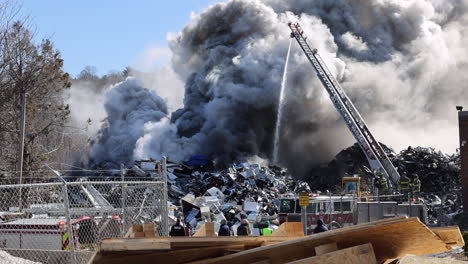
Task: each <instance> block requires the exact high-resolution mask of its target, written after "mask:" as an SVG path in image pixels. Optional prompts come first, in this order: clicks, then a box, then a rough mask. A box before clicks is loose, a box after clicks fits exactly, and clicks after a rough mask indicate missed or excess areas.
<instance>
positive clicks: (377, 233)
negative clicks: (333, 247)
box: [200, 217, 449, 264]
mask: <svg viewBox="0 0 468 264" xmlns="http://www.w3.org/2000/svg"><path fill="white" fill-rule="evenodd" d="M332 242H335V243H337V245H338V248H339V249H343V248H348V247H353V246H356V245H361V244H365V243H372V245H373V247H374V252H375V255H376V257H377V260H379V261H381V260H385V259H389V258H396V257H400V256H403V255H406V254H416V255H423V254H431V253H437V252H444V251H448V250H449V248H448V247H447V246H446V244H445V243H444V242H443V241H442V240H441V239H440V238H439V237H438V236H436V235H435V234H434V233H433V232H432V231H431V230H429V228H427V227H426V226H425V225H424V224H423V223H421V222H420V221H419V219H418V218H417V217H413V218H409V219H405V218H401V217H397V218H390V219H384V220H379V221H375V222H371V223H366V224H362V225H356V226H350V227H344V228H341V229H336V230H332V231H328V232H323V233H319V234H314V235H311V236H306V237H303V238H299V239H294V240H290V241H285V242H281V243H278V244H275V245H270V246H264V247H259V248H254V249H250V250H246V251H242V252H239V253H235V254H232V255H229V256H225V257H219V258H213V259H210V260H204V262H203V263H206V264H208V263H220V264H230V263H233V264H235V263H251V262H256V261H263V260H265V259H267V260H269V261H270V262H271V263H285V262H290V261H295V260H299V259H303V258H308V257H312V256H315V251H314V250H313V248H314V247H316V246H319V245H322V244H326V243H332ZM200 263H201V262H200Z"/></svg>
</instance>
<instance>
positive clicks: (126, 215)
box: [0, 164, 169, 264]
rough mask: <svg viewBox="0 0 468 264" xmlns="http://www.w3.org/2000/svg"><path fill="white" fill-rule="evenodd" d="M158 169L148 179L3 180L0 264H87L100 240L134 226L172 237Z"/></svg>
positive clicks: (164, 187)
mask: <svg viewBox="0 0 468 264" xmlns="http://www.w3.org/2000/svg"><path fill="white" fill-rule="evenodd" d="M159 165H160V166H159V169H155V170H154V171H150V172H149V173H150V174H151V175H150V176H151V177H145V178H137V177H131V178H125V177H123V176H117V177H115V176H107V177H99V178H97V179H96V178H93V179H90V178H87V179H85V178H80V179H78V178H75V181H65V180H63V179H61V178H57V179H56V180H53V181H54V182H42V183H41V182H40V181H41V180H38V179H36V180H31V181H29V180H24V179H23V182H28V183H26V184H15V182H19V181H16V179H13V178H9V179H8V180H7V181H5V179H0V181H2V185H0V263H15V264H16V263H21V264H30V263H74V264H75V263H77V264H78V263H88V261H89V260H90V259H91V258H92V256H93V254H94V253H95V251H97V250H98V249H99V242H100V241H101V240H103V239H108V238H122V237H126V236H127V233H128V231H129V229H130V227H131V226H132V225H133V224H143V223H154V224H155V234H154V235H155V236H168V235H169V223H168V206H167V178H166V173H165V171H166V170H165V165H164V164H159ZM54 173H56V172H54ZM122 175H124V173H122ZM102 179H105V181H103V180H102ZM77 180H78V181H77ZM43 181H44V180H43ZM49 181H50V180H49ZM29 182H32V183H29Z"/></svg>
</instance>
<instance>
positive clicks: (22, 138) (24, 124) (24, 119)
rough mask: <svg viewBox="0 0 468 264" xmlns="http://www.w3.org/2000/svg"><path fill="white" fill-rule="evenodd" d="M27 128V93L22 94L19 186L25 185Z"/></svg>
mask: <svg viewBox="0 0 468 264" xmlns="http://www.w3.org/2000/svg"><path fill="white" fill-rule="evenodd" d="M25 127H26V92H24V91H23V92H21V124H20V139H19V150H18V155H19V157H18V158H19V159H18V164H17V171H18V174H19V184H22V183H23V157H24V135H25V130H26V129H25ZM22 191H23V190H22V188H21V187H20V189H19V200H18V201H19V209H20V210H21V209H22V207H23V204H22Z"/></svg>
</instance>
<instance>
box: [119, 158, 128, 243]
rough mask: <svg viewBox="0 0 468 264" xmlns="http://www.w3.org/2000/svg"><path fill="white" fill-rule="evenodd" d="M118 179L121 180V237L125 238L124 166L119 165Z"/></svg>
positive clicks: (125, 196)
mask: <svg viewBox="0 0 468 264" xmlns="http://www.w3.org/2000/svg"><path fill="white" fill-rule="evenodd" d="M120 178H121V183H120V184H121V188H122V227H123V228H122V237H124V236H125V234H126V232H127V230H126V229H127V227H126V226H127V222H128V221H127V213H126V211H125V209H126V207H127V192H126V187H127V186H126V185H125V184H124V181H125V165H124V164H120Z"/></svg>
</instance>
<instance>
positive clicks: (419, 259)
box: [398, 256, 466, 264]
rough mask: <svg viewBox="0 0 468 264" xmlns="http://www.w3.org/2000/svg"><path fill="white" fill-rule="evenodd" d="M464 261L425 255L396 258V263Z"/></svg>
mask: <svg viewBox="0 0 468 264" xmlns="http://www.w3.org/2000/svg"><path fill="white" fill-rule="evenodd" d="M463 263H466V261H460V260H455V259H452V258H435V257H427V256H404V257H402V258H400V259H399V260H398V264H463Z"/></svg>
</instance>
